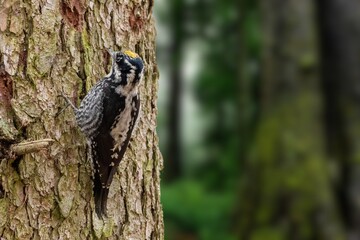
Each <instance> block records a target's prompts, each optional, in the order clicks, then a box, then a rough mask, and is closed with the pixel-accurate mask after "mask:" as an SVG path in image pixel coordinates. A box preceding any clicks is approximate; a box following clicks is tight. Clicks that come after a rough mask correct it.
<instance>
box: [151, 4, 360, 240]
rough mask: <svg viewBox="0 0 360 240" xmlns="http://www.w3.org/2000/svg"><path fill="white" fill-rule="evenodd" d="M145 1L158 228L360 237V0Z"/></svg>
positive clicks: (185, 235)
mask: <svg viewBox="0 0 360 240" xmlns="http://www.w3.org/2000/svg"><path fill="white" fill-rule="evenodd" d="M155 7H156V8H155V15H156V18H157V30H158V40H157V48H158V49H157V52H158V63H159V68H160V74H161V77H160V95H159V119H158V121H159V126H158V131H159V136H160V144H161V146H160V147H161V150H162V153H163V156H164V164H165V169H164V170H163V181H162V203H163V208H164V218H165V233H166V235H165V236H166V239H167V240H195V239H201V240H218V239H223V240H232V239H245V240H247V239H250V240H282V239H294V240H296V239H299V240H302V239H326V240H329V239H330V240H331V239H354V240H355V239H360V228H359V226H360V1H357V0H301V1H300V0H262V1H260V0H223V1H220V0H172V1H166V0H156V1H155Z"/></svg>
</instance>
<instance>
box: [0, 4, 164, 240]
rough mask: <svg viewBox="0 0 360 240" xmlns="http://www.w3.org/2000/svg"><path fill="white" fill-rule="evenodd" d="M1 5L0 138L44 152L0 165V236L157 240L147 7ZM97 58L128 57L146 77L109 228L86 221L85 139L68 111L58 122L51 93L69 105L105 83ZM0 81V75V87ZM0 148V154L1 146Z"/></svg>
mask: <svg viewBox="0 0 360 240" xmlns="http://www.w3.org/2000/svg"><path fill="white" fill-rule="evenodd" d="M3 2H4V8H2V10H1V14H0V42H1V43H2V44H1V46H0V66H2V68H3V69H4V70H3V72H4V74H6V76H7V77H9V78H10V79H11V82H12V85H13V89H12V91H11V97H10V98H9V100H8V102H9V106H10V110H11V115H9V116H10V117H8V118H9V119H11V121H10V122H9V123H10V125H9V126H10V127H9V128H6V127H3V125H1V126H0V129H1V130H2V131H0V133H2V132H4V134H2V135H1V137H3V138H6V141H12V142H14V143H16V142H21V141H31V140H39V139H45V138H46V139H47V138H49V139H53V140H54V143H53V144H52V145H51V146H49V147H48V148H46V149H43V150H40V151H38V152H33V153H28V154H25V155H23V156H19V157H16V159H15V161H14V159H12V160H11V161H10V159H8V158H6V157H5V158H4V157H1V156H0V157H1V162H0V176H1V189H3V190H4V196H3V197H2V198H1V199H0V217H1V221H0V235H1V236H2V237H4V238H5V239H74V238H76V239H96V238H99V239H101V238H108V239H163V220H162V209H161V204H160V191H159V184H160V170H161V168H162V159H161V154H160V152H159V150H158V140H157V136H156V131H155V128H156V114H157V109H156V94H157V80H158V73H157V68H156V62H155V29H154V20H153V18H152V16H151V8H152V5H153V3H152V1H151V0H147V1H142V2H140V1H135V0H133V1H123V0H118V1H101V2H99V1H92V0H83V1H73V0H51V1H40V0H33V1H31V2H28V1H25V0H23V1H18V2H17V4H13V2H12V1H10V0H5V1H3ZM106 49H112V50H122V49H130V50H133V51H136V52H137V53H138V54H139V55H140V56H141V57H142V58H143V59H144V61H145V65H146V72H145V76H144V81H143V82H142V85H141V89H140V92H141V96H142V100H141V105H142V112H141V115H140V119H139V121H138V124H137V129H136V130H135V132H134V134H133V137H132V140H131V142H130V147H129V149H128V150H127V152H126V154H125V157H124V159H123V161H122V162H121V164H120V166H119V170H118V172H117V174H116V175H115V177H114V180H113V184H112V186H111V188H110V194H109V200H108V212H109V215H110V216H109V219H107V220H106V221H101V220H99V219H97V217H96V214H94V213H93V203H92V200H93V199H92V183H91V168H90V163H89V161H88V159H87V154H86V141H85V138H84V136H83V135H82V134H81V133H80V131H79V130H78V128H77V126H76V123H75V119H74V114H73V112H72V111H71V109H66V110H65V111H64V112H63V113H61V114H58V113H59V111H61V110H62V108H63V107H64V106H65V102H64V101H63V99H62V98H61V97H59V95H60V94H64V95H66V96H69V98H70V99H71V100H73V102H75V103H77V104H78V103H79V102H80V100H81V98H82V97H84V95H85V94H86V92H87V91H88V90H89V89H90V87H91V86H93V85H94V84H95V83H96V82H97V81H98V80H99V79H100V78H101V77H102V76H104V75H105V74H106V72H107V71H108V69H109V64H110V61H109V56H108V55H107V54H106ZM1 76H3V75H1V72H0V80H1V79H2V78H1ZM0 91H1V89H0ZM0 110H1V108H0ZM0 115H1V116H2V117H3V116H4V113H3V112H2V111H0ZM6 123H8V122H6ZM9 129H10V130H9ZM6 131H7V132H6ZM0 145H1V147H7V146H8V144H5V142H2V141H1V142H0ZM4 209H6V210H4ZM19 226H21V227H19Z"/></svg>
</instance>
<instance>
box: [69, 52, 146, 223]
mask: <svg viewBox="0 0 360 240" xmlns="http://www.w3.org/2000/svg"><path fill="white" fill-rule="evenodd" d="M109 53H110V55H111V56H112V67H111V71H110V73H109V74H108V75H106V76H105V77H104V78H103V79H101V80H100V81H99V82H98V83H97V84H96V85H95V86H94V87H92V88H91V89H90V91H89V92H88V93H87V94H86V96H85V97H84V99H83V100H82V101H81V103H80V106H79V108H76V107H75V106H74V105H73V104H72V103H71V102H70V101H69V100H68V99H67V98H66V100H67V102H68V103H69V104H70V105H71V106H72V108H73V110H74V112H75V118H76V122H77V124H78V126H79V127H80V129H81V131H82V132H83V133H84V134H85V136H86V138H87V140H88V141H87V142H88V146H89V149H90V151H89V152H90V155H91V156H90V157H91V160H92V166H93V191H94V201H95V212H96V214H97V216H98V217H99V218H103V216H105V217H107V211H106V205H107V198H108V194H109V187H110V185H111V182H112V179H113V176H114V174H115V172H116V170H117V167H118V166H119V163H120V161H121V159H122V158H123V156H124V153H125V151H126V148H127V146H128V144H129V141H130V138H131V135H132V132H133V130H134V127H135V124H136V120H137V119H138V117H139V112H140V95H139V84H140V82H141V79H142V77H143V72H144V63H143V61H142V59H141V58H140V57H139V55H138V54H136V53H134V52H131V51H124V52H111V51H109Z"/></svg>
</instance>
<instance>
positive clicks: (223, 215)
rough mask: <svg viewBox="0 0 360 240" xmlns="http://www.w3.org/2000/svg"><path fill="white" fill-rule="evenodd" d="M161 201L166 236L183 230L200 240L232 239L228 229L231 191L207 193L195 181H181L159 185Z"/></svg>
mask: <svg viewBox="0 0 360 240" xmlns="http://www.w3.org/2000/svg"><path fill="white" fill-rule="evenodd" d="M162 203H163V208H164V219H165V222H166V224H169V226H170V227H169V228H170V229H169V228H168V227H167V228H166V230H167V231H168V233H167V234H166V236H176V232H179V231H184V232H189V233H193V234H194V235H196V236H199V239H204V240H216V239H228V240H231V239H234V238H232V237H233V236H232V235H231V233H230V232H231V231H230V229H229V226H230V223H231V217H232V209H233V207H234V193H230V192H209V191H208V190H206V188H205V186H204V185H202V184H201V183H200V182H199V181H194V180H181V181H178V182H176V183H173V184H171V185H163V186H162ZM174 232H175V233H174ZM169 239H171V238H169Z"/></svg>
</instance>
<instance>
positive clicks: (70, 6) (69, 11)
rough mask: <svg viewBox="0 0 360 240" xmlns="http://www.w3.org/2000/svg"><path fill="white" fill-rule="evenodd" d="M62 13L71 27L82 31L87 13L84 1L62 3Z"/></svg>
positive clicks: (71, 0) (73, 0)
mask: <svg viewBox="0 0 360 240" xmlns="http://www.w3.org/2000/svg"><path fill="white" fill-rule="evenodd" d="M60 12H61V14H62V16H63V17H64V19H65V20H66V21H67V22H68V23H69V25H70V26H72V27H74V28H75V29H76V30H77V31H81V30H82V27H83V24H84V13H85V6H84V3H83V2H82V1H78V0H76V1H75V0H69V1H61V2H60Z"/></svg>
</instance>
